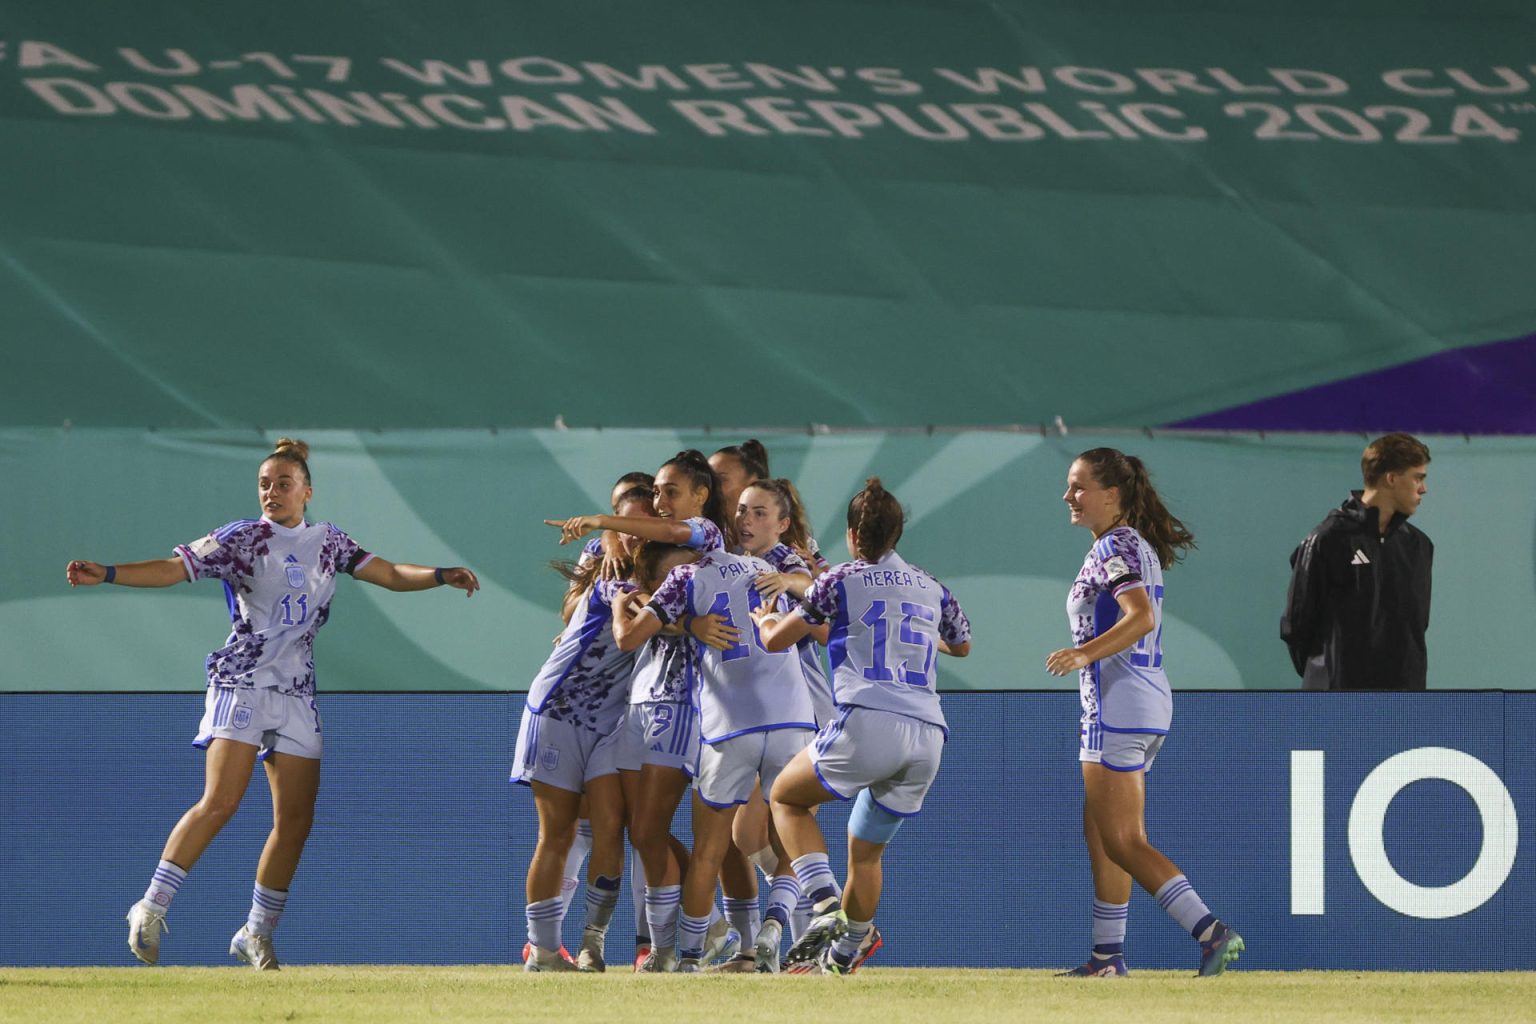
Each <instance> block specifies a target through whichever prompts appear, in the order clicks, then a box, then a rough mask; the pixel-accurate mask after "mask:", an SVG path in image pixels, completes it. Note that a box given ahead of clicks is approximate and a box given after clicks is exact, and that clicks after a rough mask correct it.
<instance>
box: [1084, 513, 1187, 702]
mask: <svg viewBox="0 0 1536 1024" xmlns="http://www.w3.org/2000/svg"><path fill="white" fill-rule="evenodd" d="M1138 588H1139V589H1144V590H1146V592H1147V596H1148V597H1149V598H1150V599H1151V601H1152V612H1153V614H1154V616H1155V621H1154V625H1153V627H1152V632H1150V633H1148V634H1147V635H1146V636H1144V637H1142V638H1141V639H1140V640H1139V641H1137V643H1136V644H1135V646H1133V647H1130V648H1127V649H1126V650H1123V651H1121V652H1120V653H1119V654H1112V655H1110V656H1109V657H1107V658H1103V659H1101V660H1099V661H1096V662H1094V663H1093V664H1091V665H1088V666H1087V667H1085V668H1083V669H1082V670H1080V671H1079V672H1078V694H1079V696H1080V699H1081V702H1082V706H1083V721H1084V723H1085V727H1087V726H1090V725H1094V724H1096V725H1099V726H1102V727H1103V728H1104V729H1107V730H1109V731H1111V732H1159V733H1161V732H1167V731H1168V725H1169V722H1170V721H1171V719H1172V715H1173V696H1172V693H1171V691H1170V690H1169V686H1168V676H1167V674H1166V673H1164V671H1163V650H1162V641H1163V567H1162V563H1160V562H1159V561H1158V560H1157V552H1155V551H1153V550H1152V546H1151V545H1150V544H1148V543H1147V541H1146V539H1145V538H1144V537H1142V535H1141V534H1139V533H1137V532H1136V531H1135V530H1133V529H1131V528H1130V527H1129V526H1119V527H1116V528H1115V529H1113V530H1110V531H1108V532H1107V533H1105V534H1104V535H1103V536H1102V537H1100V538H1098V539H1097V540H1096V541H1094V543H1093V547H1092V548H1090V549H1089V551H1088V555H1087V557H1085V558H1084V559H1083V567H1082V569H1081V570H1080V571H1079V572H1078V574H1077V579H1076V580H1075V581H1073V583H1072V590H1071V592H1070V593H1069V594H1068V596H1067V622H1068V624H1069V625H1070V626H1071V627H1072V643H1073V645H1074V646H1077V647H1081V646H1082V645H1083V644H1086V643H1088V642H1089V641H1091V640H1092V639H1094V637H1097V636H1102V635H1103V634H1104V633H1106V632H1108V631H1109V629H1110V628H1111V627H1112V626H1114V624H1115V623H1116V622H1119V621H1120V604H1119V602H1118V601H1117V600H1116V598H1118V597H1119V596H1120V595H1121V594H1124V593H1125V592H1126V591H1128V590H1135V589H1138Z"/></svg>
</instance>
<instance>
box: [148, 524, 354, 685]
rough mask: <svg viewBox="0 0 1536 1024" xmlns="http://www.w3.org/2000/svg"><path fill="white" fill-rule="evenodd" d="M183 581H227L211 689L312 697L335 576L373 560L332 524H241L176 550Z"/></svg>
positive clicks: (211, 659)
mask: <svg viewBox="0 0 1536 1024" xmlns="http://www.w3.org/2000/svg"><path fill="white" fill-rule="evenodd" d="M176 554H177V555H178V556H180V558H181V561H182V564H183V565H184V566H185V567H186V570H187V577H188V578H189V579H193V580H200V579H216V580H222V581H223V582H224V596H225V599H226V600H227V601H228V604H229V618H230V621H231V622H232V623H233V625H232V628H231V629H230V633H229V639H228V640H226V641H225V643H224V646H223V647H221V648H219V649H218V650H217V651H214V652H213V653H212V654H210V655H208V663H207V664H208V685H209V686H237V687H242V688H247V689H275V690H277V691H278V692H279V693H286V694H294V695H297V696H313V695H314V692H315V651H314V646H315V634H316V633H317V632H318V631H319V629H320V627H321V626H323V625H325V620H326V619H327V618H329V617H330V611H331V596H332V595H333V594H334V593H335V591H336V574H337V573H355V572H356V571H357V570H358V569H361V568H362V567H363V566H364V565H367V564H368V562H369V560H370V559H372V558H373V556H372V555H370V554H369V553H368V552H366V551H364V550H363V549H362V548H360V547H358V546H357V543H356V542H355V541H353V540H352V538H351V537H348V536H347V535H346V534H345V533H342V532H341V531H340V530H338V529H337V528H336V527H334V526H332V525H331V524H330V523H308V522H305V523H300V524H299V525H298V526H295V527H287V526H279V525H278V524H277V523H274V522H272V520H270V519H240V520H236V521H235V522H233V523H229V524H227V525H225V526H221V527H220V528H219V529H217V530H215V531H213V532H212V533H210V534H208V536H206V537H203V538H201V539H200V540H195V541H192V542H191V543H190V544H181V545H178V546H177V548H176Z"/></svg>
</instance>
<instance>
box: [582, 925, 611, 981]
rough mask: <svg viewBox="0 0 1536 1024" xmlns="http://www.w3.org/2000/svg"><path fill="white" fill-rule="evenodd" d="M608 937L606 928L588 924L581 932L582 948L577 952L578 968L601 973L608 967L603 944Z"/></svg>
mask: <svg viewBox="0 0 1536 1024" xmlns="http://www.w3.org/2000/svg"><path fill="white" fill-rule="evenodd" d="M607 938H608V930H607V929H606V928H593V927H591V926H588V927H586V928H584V929H582V932H581V949H580V950H579V951H577V953H576V968H577V969H578V970H582V971H589V972H593V973H597V974H601V973H603V972H604V971H606V970H607V969H608V962H607V961H606V960H604V959H603V946H604V945H605V943H606V940H607Z"/></svg>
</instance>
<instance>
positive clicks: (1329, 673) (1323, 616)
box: [1280, 434, 1435, 690]
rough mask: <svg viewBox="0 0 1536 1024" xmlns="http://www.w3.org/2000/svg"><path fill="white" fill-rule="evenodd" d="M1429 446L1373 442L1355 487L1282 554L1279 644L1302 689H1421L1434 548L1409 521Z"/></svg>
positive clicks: (1402, 439) (1393, 437) (1398, 440)
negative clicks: (1287, 570)
mask: <svg viewBox="0 0 1536 1024" xmlns="http://www.w3.org/2000/svg"><path fill="white" fill-rule="evenodd" d="M1428 469H1429V449H1428V448H1426V447H1425V446H1424V445H1423V443H1421V442H1420V441H1419V440H1418V439H1417V438H1414V437H1410V436H1409V435H1407V434H1388V435H1386V436H1385V437H1379V438H1377V439H1376V440H1374V441H1372V442H1371V443H1370V445H1368V446H1367V447H1366V449H1365V454H1364V456H1362V457H1361V459H1360V472H1361V474H1362V475H1363V476H1364V477H1365V489H1364V490H1363V491H1354V492H1352V493H1351V494H1350V497H1349V499H1348V500H1347V501H1345V502H1344V504H1342V505H1340V506H1339V507H1338V508H1336V509H1334V510H1332V511H1331V512H1329V513H1328V516H1327V518H1326V519H1324V520H1323V521H1322V523H1321V524H1319V525H1318V527H1317V529H1315V530H1313V531H1312V532H1311V534H1309V535H1308V536H1307V539H1306V540H1304V541H1302V542H1301V546H1300V547H1298V548H1297V549H1296V550H1295V551H1293V552H1292V553H1291V570H1292V574H1291V589H1290V594H1289V595H1288V597H1287V599H1286V607H1285V614H1284V615H1283V616H1282V617H1281V619H1280V638H1281V639H1282V640H1284V641H1285V643H1286V646H1287V647H1289V648H1290V651H1291V662H1292V663H1293V664H1294V665H1295V666H1296V672H1297V674H1298V675H1300V676H1301V688H1302V689H1303V690H1422V689H1424V682H1425V674H1426V671H1427V658H1426V656H1425V648H1424V631H1425V630H1426V629H1428V628H1429V585H1430V568H1431V564H1432V562H1433V561H1434V557H1435V546H1434V545H1433V544H1432V543H1430V540H1429V538H1428V537H1427V536H1425V535H1424V534H1423V533H1422V532H1421V531H1419V530H1417V529H1415V528H1414V527H1413V526H1411V525H1409V523H1408V517H1409V516H1411V515H1413V514H1414V513H1415V512H1417V511H1418V508H1419V502H1420V501H1421V500H1422V499H1423V497H1424V493H1425V486H1424V481H1425V479H1426V477H1427V476H1428Z"/></svg>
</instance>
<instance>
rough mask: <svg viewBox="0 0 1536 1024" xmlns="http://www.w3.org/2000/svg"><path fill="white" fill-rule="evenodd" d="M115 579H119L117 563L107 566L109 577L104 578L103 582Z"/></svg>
mask: <svg viewBox="0 0 1536 1024" xmlns="http://www.w3.org/2000/svg"><path fill="white" fill-rule="evenodd" d="M115 579H117V566H115V565H109V566H107V578H106V579H104V580H102V581H101V582H103V583H111V582H112V581H113V580H115Z"/></svg>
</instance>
